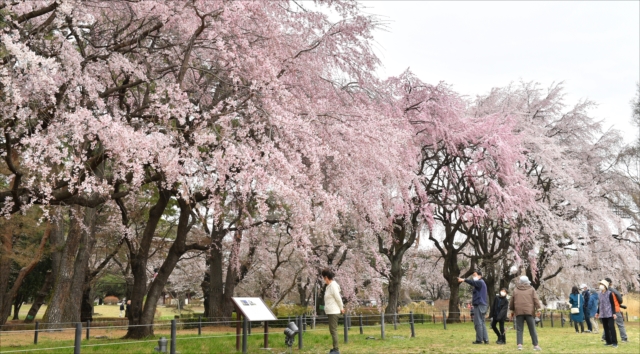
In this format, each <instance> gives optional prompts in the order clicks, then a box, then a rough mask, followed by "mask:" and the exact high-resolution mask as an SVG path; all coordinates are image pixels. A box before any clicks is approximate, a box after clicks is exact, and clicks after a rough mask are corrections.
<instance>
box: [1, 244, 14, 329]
mask: <svg viewBox="0 0 640 354" xmlns="http://www.w3.org/2000/svg"><path fill="white" fill-rule="evenodd" d="M5 241H8V242H5ZM2 246H3V250H2V251H0V316H2V318H0V324H4V323H5V322H6V321H7V317H9V313H7V315H6V316H5V315H4V311H3V308H2V307H3V304H4V303H5V302H6V297H7V296H8V294H7V293H8V290H9V274H10V273H11V262H12V260H11V258H10V257H7V256H3V253H4V254H10V252H12V248H13V244H12V241H11V238H10V237H9V238H7V240H5V238H4V237H3V240H2ZM9 311H11V310H9Z"/></svg>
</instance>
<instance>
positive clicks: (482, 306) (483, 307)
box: [458, 271, 489, 344]
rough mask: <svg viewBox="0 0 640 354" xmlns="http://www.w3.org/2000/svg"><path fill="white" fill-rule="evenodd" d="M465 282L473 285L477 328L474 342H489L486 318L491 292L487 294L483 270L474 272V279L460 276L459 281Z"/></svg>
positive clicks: (474, 313)
mask: <svg viewBox="0 0 640 354" xmlns="http://www.w3.org/2000/svg"><path fill="white" fill-rule="evenodd" d="M462 282H465V283H467V284H469V285H471V286H473V296H472V300H471V304H472V305H473V325H474V327H475V329H476V340H475V341H474V342H473V344H482V343H484V344H489V334H488V333H487V325H486V324H485V323H484V318H485V316H486V315H487V310H488V307H489V294H487V284H485V282H484V280H482V272H481V271H476V272H475V273H473V280H470V279H462V278H458V283H462Z"/></svg>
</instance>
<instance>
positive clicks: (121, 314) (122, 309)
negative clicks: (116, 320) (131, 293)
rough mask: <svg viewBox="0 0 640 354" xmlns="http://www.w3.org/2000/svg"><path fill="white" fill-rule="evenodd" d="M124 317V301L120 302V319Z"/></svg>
mask: <svg viewBox="0 0 640 354" xmlns="http://www.w3.org/2000/svg"><path fill="white" fill-rule="evenodd" d="M123 316H124V300H122V301H121V302H120V317H123Z"/></svg>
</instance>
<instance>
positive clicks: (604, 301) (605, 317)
mask: <svg viewBox="0 0 640 354" xmlns="http://www.w3.org/2000/svg"><path fill="white" fill-rule="evenodd" d="M599 288H600V293H599V294H598V298H599V305H598V312H596V318H600V320H601V321H602V328H603V329H604V340H605V341H606V343H605V345H607V346H609V345H610V346H613V347H614V348H617V347H618V338H616V327H615V325H614V321H615V320H616V317H617V316H616V310H615V308H616V300H614V299H613V298H614V296H615V295H614V294H613V293H612V292H611V291H610V290H609V282H608V281H606V280H601V281H600V283H599Z"/></svg>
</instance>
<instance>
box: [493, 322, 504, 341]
mask: <svg viewBox="0 0 640 354" xmlns="http://www.w3.org/2000/svg"><path fill="white" fill-rule="evenodd" d="M498 324H499V325H500V331H498ZM491 329H493V331H494V332H495V333H496V336H498V339H500V336H502V335H503V334H504V320H502V321H496V319H495V318H494V319H492V320H491Z"/></svg>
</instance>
